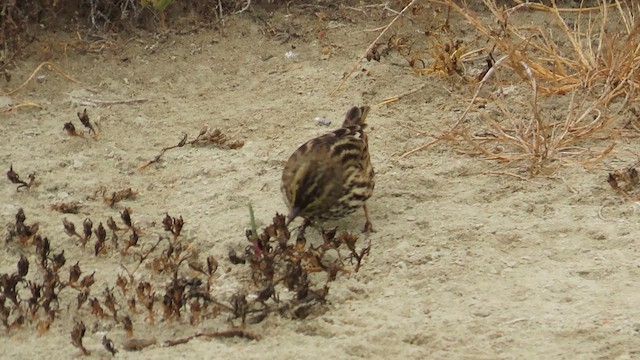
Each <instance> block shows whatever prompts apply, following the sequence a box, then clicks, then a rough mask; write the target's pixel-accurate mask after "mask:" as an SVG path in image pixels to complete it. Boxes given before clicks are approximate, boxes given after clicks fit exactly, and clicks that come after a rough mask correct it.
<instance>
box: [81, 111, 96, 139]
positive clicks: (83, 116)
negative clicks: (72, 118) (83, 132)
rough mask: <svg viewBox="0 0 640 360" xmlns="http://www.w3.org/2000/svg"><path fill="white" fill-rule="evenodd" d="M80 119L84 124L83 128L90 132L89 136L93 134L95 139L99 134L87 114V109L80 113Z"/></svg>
mask: <svg viewBox="0 0 640 360" xmlns="http://www.w3.org/2000/svg"><path fill="white" fill-rule="evenodd" d="M77 115H78V119H79V120H80V122H81V123H82V126H84V127H86V128H87V129H88V130H89V134H92V135H93V137H94V138H95V137H96V135H97V133H96V130H95V128H94V127H93V125H91V121H89V114H87V109H84V111H83V112H81V113H80V112H78V113H77Z"/></svg>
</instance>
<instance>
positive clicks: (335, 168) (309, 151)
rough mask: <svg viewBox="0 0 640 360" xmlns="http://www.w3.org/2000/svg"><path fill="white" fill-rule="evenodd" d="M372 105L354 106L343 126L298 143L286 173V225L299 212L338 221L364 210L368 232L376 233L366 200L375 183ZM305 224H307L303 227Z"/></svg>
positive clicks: (307, 216) (311, 217) (308, 218)
mask: <svg viewBox="0 0 640 360" xmlns="http://www.w3.org/2000/svg"><path fill="white" fill-rule="evenodd" d="M368 113H369V107H368V106H361V107H353V108H351V109H350V110H349V111H348V112H347V115H346V117H345V119H344V123H343V124H342V127H341V128H339V129H337V130H334V131H332V132H329V133H327V134H324V135H321V136H318V137H316V138H315V139H311V140H309V141H307V142H306V143H304V144H303V145H302V146H300V147H299V148H298V149H297V150H296V151H295V152H294V153H293V154H291V156H290V157H289V160H288V161H287V164H286V165H285V167H284V170H283V171H282V193H283V194H284V201H285V203H286V204H287V206H288V207H289V216H288V218H287V224H288V223H290V222H291V221H293V220H294V219H295V218H296V217H298V216H301V217H303V218H304V219H305V220H306V221H305V223H306V224H308V223H310V222H315V221H320V222H323V221H326V220H337V219H340V218H343V217H344V216H346V215H348V214H351V213H353V212H354V211H356V210H358V209H359V208H363V209H364V215H365V218H366V223H365V225H364V231H365V232H369V231H372V230H373V229H372V225H371V221H370V220H369V212H368V211H367V204H366V201H367V199H369V198H370V197H371V194H372V193H373V188H374V186H375V182H374V179H373V176H374V172H373V166H372V165H371V158H370V155H369V144H368V138H367V134H366V133H365V132H364V129H365V127H366V124H365V119H366V117H367V114H368ZM303 226H304V225H303Z"/></svg>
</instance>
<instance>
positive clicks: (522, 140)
mask: <svg viewBox="0 0 640 360" xmlns="http://www.w3.org/2000/svg"><path fill="white" fill-rule="evenodd" d="M432 3H436V4H440V6H442V5H444V6H445V7H446V8H447V10H448V11H450V12H452V13H453V14H458V15H459V16H462V17H463V18H464V19H465V20H466V23H468V24H470V25H471V26H472V30H473V31H474V32H475V33H477V34H478V37H479V39H478V41H477V43H481V44H483V45H482V46H481V47H479V48H476V49H470V46H469V45H468V44H466V43H463V42H462V41H454V40H451V34H450V33H449V32H448V31H447V29H445V31H444V33H440V34H427V35H428V36H427V38H428V43H429V44H430V48H431V50H430V51H429V52H430V54H431V56H432V58H433V60H432V61H431V62H430V63H429V62H427V61H426V60H421V58H419V57H418V59H419V61H417V60H416V58H417V57H416V55H411V56H409V57H408V60H409V62H410V64H411V65H412V66H413V67H414V68H415V69H416V71H418V72H420V73H434V72H435V73H441V74H446V75H449V76H452V75H453V76H459V77H461V78H463V79H464V80H466V81H467V82H470V83H473V84H477V87H476V90H475V93H474V95H473V99H472V101H471V102H470V104H469V106H468V107H467V109H466V111H465V112H464V113H463V114H462V116H461V117H460V118H459V119H458V121H457V122H456V123H455V125H454V126H453V127H452V128H451V129H450V130H448V131H446V132H444V133H443V134H442V135H441V136H439V137H437V138H436V139H435V140H433V141H431V142H429V143H427V144H425V145H423V146H420V147H418V148H417V149H414V150H412V151H409V152H407V153H405V154H403V156H409V155H411V154H413V153H415V152H417V151H420V150H422V149H424V148H427V147H429V146H431V145H433V144H434V143H436V142H439V141H442V140H447V141H451V142H455V143H458V144H462V145H463V147H462V148H458V151H461V152H464V153H468V154H476V155H481V156H484V157H486V158H489V159H494V160H498V161H501V162H507V163H511V162H519V163H520V162H525V163H526V164H527V165H526V167H527V169H528V171H529V173H530V174H531V175H536V174H540V173H549V172H551V171H553V170H554V169H556V168H557V166H558V160H567V159H573V160H574V161H581V162H583V163H584V162H594V161H598V160H600V159H602V158H603V157H604V156H605V155H607V154H608V153H610V152H611V151H612V150H613V147H614V146H615V143H614V140H615V139H616V138H617V137H618V136H619V135H620V132H621V131H623V130H624V129H621V127H620V126H616V124H619V123H620V121H619V120H620V117H621V116H622V114H623V110H626V109H628V105H629V104H630V103H631V102H632V101H634V100H637V99H638V93H637V91H636V89H637V88H638V84H639V82H640V74H639V73H638V68H639V67H640V61H638V59H640V41H639V40H640V39H639V38H640V21H638V19H637V18H636V16H635V14H636V13H638V11H639V9H640V4H637V3H634V2H630V1H619V0H616V1H613V2H611V3H609V2H605V1H601V0H599V1H598V2H597V4H596V6H592V7H580V8H576V9H573V8H559V7H557V6H555V5H553V6H546V5H543V4H538V3H522V4H518V5H516V6H513V7H505V6H504V5H502V6H499V5H498V4H497V3H496V2H495V1H493V0H483V4H484V7H485V8H486V9H487V10H488V11H489V12H490V13H491V16H490V17H488V18H482V17H481V16H480V15H478V14H477V13H475V12H473V11H472V10H470V9H469V8H468V7H462V6H460V5H459V4H458V3H457V2H455V1H452V0H444V1H432ZM520 12H529V13H533V12H538V13H539V14H536V15H541V17H542V18H544V19H547V21H546V24H547V25H536V23H538V24H539V23H541V22H540V21H537V22H535V23H533V22H528V21H527V22H524V21H513V17H514V16H516V14H518V13H520ZM447 16H449V15H447ZM538 20H540V18H538ZM445 24H448V21H446V22H445ZM549 24H551V26H549ZM447 26H449V25H447ZM443 39H444V40H443ZM479 54H487V56H486V61H487V64H488V66H487V68H486V70H484V71H482V72H481V73H480V75H477V76H475V77H474V76H471V74H470V73H469V72H468V71H466V68H465V65H464V63H465V62H470V61H471V60H472V59H474V60H477V59H478V56H479ZM498 71H500V72H501V73H504V72H505V71H506V72H507V73H508V74H511V75H517V76H518V77H520V78H521V79H522V80H525V81H526V82H528V83H529V84H530V88H531V95H530V97H529V98H530V104H529V107H530V108H529V109H530V111H529V116H526V117H522V116H519V115H516V114H514V113H513V112H512V111H510V110H509V106H507V105H506V104H505V101H504V98H503V96H502V95H503V92H502V91H497V92H493V93H492V94H491V95H489V98H485V99H480V97H479V94H480V92H481V89H482V88H483V87H485V86H487V84H488V83H489V81H494V84H495V86H496V87H498V89H502V88H503V85H502V84H500V82H499V81H498V80H497V79H496V73H497V72H498ZM456 74H457V75H456ZM496 93H497V94H496ZM567 94H569V95H570V96H571V101H570V104H569V106H568V107H567V108H566V109H564V110H563V111H564V113H565V116H563V118H562V119H559V120H554V119H553V116H550V114H549V113H548V112H546V110H544V109H546V108H550V107H551V106H550V105H549V103H550V102H551V101H553V97H554V96H558V95H567ZM510 101H512V100H510ZM479 102H482V103H483V104H488V105H487V106H486V108H493V110H494V111H488V110H485V107H484V106H480V107H479V108H476V107H477V106H475V105H476V104H477V103H479ZM470 112H475V113H477V114H478V116H477V117H475V120H471V119H470V118H469V119H467V115H468V114H469V113H470ZM603 139H604V140H609V142H608V143H607V144H602V143H601V142H600V141H598V140H603ZM594 145H595V149H596V150H592V148H593V147H594ZM552 164H553V165H552Z"/></svg>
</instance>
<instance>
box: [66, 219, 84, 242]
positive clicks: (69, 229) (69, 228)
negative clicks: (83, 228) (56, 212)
mask: <svg viewBox="0 0 640 360" xmlns="http://www.w3.org/2000/svg"><path fill="white" fill-rule="evenodd" d="M62 225H64V232H65V233H66V234H67V235H69V236H77V237H80V238H81V236H80V234H78V232H77V231H76V225H75V224H74V223H72V222H71V221H69V220H67V219H66V218H63V219H62Z"/></svg>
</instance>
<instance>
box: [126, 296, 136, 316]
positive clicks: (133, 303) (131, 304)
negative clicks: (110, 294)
mask: <svg viewBox="0 0 640 360" xmlns="http://www.w3.org/2000/svg"><path fill="white" fill-rule="evenodd" d="M127 307H128V308H129V311H130V312H131V313H132V314H137V313H138V310H136V298H135V297H133V296H132V297H130V298H129V300H127Z"/></svg>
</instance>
